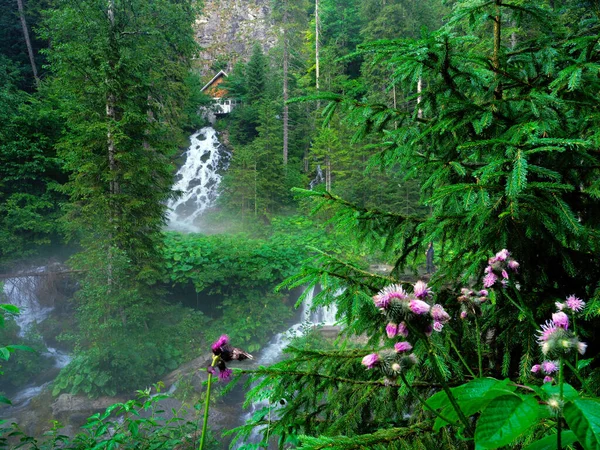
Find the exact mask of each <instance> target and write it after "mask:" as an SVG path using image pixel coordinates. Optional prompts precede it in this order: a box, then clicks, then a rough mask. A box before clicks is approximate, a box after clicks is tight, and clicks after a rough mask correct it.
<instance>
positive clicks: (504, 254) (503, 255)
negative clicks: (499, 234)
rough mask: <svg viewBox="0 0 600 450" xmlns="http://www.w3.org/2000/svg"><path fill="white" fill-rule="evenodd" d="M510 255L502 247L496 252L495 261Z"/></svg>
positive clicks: (502, 259) (504, 259) (503, 259)
mask: <svg viewBox="0 0 600 450" xmlns="http://www.w3.org/2000/svg"><path fill="white" fill-rule="evenodd" d="M509 256H510V252H509V251H508V250H506V249H505V248H503V249H502V250H500V251H499V252H498V253H496V261H506V260H507V259H508V257H509Z"/></svg>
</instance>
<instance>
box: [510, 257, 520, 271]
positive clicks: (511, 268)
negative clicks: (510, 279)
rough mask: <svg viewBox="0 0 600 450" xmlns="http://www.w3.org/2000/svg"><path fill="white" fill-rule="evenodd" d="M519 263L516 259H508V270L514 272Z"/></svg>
mask: <svg viewBox="0 0 600 450" xmlns="http://www.w3.org/2000/svg"><path fill="white" fill-rule="evenodd" d="M519 265H520V264H519V263H518V262H517V261H515V260H514V259H511V260H510V261H508V268H509V269H510V270H512V271H513V272H516V271H517V269H518V268H519Z"/></svg>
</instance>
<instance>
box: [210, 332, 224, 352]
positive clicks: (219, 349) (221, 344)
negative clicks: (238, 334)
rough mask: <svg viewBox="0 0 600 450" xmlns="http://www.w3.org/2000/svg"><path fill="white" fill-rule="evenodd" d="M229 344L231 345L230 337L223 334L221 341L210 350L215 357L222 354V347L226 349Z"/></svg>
mask: <svg viewBox="0 0 600 450" xmlns="http://www.w3.org/2000/svg"><path fill="white" fill-rule="evenodd" d="M228 343H229V336H227V335H226V334H222V335H221V337H220V338H219V339H217V340H216V341H215V342H214V343H213V345H211V347H210V348H211V349H212V351H213V353H214V354H215V355H218V354H220V353H221V347H224V346H225V345H227V344H228Z"/></svg>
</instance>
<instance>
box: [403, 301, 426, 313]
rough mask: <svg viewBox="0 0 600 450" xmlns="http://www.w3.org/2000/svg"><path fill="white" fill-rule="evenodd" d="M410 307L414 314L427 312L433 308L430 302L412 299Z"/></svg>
mask: <svg viewBox="0 0 600 450" xmlns="http://www.w3.org/2000/svg"><path fill="white" fill-rule="evenodd" d="M408 307H409V308H410V310H411V311H412V312H413V313H414V314H417V315H418V316H420V315H422V314H427V313H428V312H429V310H430V309H431V306H429V304H428V303H425V302H424V301H423V300H411V301H410V303H409V304H408Z"/></svg>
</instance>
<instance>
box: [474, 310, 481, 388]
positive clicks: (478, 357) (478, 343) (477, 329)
mask: <svg viewBox="0 0 600 450" xmlns="http://www.w3.org/2000/svg"><path fill="white" fill-rule="evenodd" d="M475 337H476V338H477V362H478V363H479V378H481V377H483V363H482V360H481V359H482V358H481V328H480V327H479V320H477V315H475Z"/></svg>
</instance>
